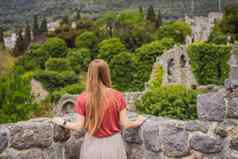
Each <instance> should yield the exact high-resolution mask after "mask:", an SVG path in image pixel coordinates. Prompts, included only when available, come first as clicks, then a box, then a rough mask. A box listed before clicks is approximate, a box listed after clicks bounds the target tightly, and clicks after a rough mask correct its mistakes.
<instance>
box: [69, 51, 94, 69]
mask: <svg viewBox="0 0 238 159" xmlns="http://www.w3.org/2000/svg"><path fill="white" fill-rule="evenodd" d="M91 59H92V53H91V51H90V50H89V49H86V48H81V49H71V50H70V51H69V53H68V55H67V60H68V61H69V63H70V65H71V67H72V69H73V70H74V71H75V72H76V73H80V72H82V71H84V72H86V71H87V69H88V64H89V63H90V61H91Z"/></svg>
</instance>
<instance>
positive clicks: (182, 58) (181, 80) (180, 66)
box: [151, 46, 197, 87]
mask: <svg viewBox="0 0 238 159" xmlns="http://www.w3.org/2000/svg"><path fill="white" fill-rule="evenodd" d="M158 65H161V66H162V68H163V79H162V85H163V84H183V85H186V86H188V87H191V86H193V85H197V82H196V79H195V78H194V76H193V73H192V69H191V65H190V60H189V57H188V55H187V52H186V47H185V46H180V47H178V46H175V47H174V48H172V49H170V50H168V51H167V52H165V53H164V54H163V55H162V56H160V57H158V58H157V60H156V62H155V64H154V66H153V71H152V74H151V80H153V79H155V76H156V68H157V67H158Z"/></svg>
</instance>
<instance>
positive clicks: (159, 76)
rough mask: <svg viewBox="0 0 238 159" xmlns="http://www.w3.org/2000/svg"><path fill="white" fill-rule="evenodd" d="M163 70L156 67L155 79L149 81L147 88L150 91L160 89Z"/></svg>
mask: <svg viewBox="0 0 238 159" xmlns="http://www.w3.org/2000/svg"><path fill="white" fill-rule="evenodd" d="M163 74H164V70H163V67H162V66H161V65H160V64H158V65H157V67H156V72H155V77H154V79H153V80H151V81H149V87H150V88H151V89H154V88H157V87H160V86H161V84H162V81H163Z"/></svg>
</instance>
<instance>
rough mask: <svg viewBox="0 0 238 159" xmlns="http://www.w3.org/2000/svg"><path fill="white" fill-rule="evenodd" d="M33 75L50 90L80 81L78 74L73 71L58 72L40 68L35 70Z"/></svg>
mask: <svg viewBox="0 0 238 159" xmlns="http://www.w3.org/2000/svg"><path fill="white" fill-rule="evenodd" d="M33 77H34V78H35V79H36V80H38V81H40V82H41V83H42V84H43V86H44V87H45V88H46V89H47V90H49V91H53V90H56V89H59V88H63V87H65V86H66V85H71V84H74V83H77V82H78V81H79V77H78V75H76V74H75V73H74V72H71V71H66V72H62V73H58V72H55V71H42V70H40V71H37V72H35V73H34V75H33Z"/></svg>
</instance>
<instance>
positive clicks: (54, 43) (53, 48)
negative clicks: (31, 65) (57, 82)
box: [42, 37, 67, 58]
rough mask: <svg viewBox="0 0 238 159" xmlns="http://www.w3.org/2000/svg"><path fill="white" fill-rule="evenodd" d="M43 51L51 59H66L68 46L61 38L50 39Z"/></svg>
mask: <svg viewBox="0 0 238 159" xmlns="http://www.w3.org/2000/svg"><path fill="white" fill-rule="evenodd" d="M42 51H43V52H46V53H47V55H48V56H49V57H56V58H57V57H65V56H66V54H67V45H66V43H65V42H64V40H62V39H60V38H56V37H55V38H49V39H48V40H47V41H46V42H45V43H44V44H43V45H42Z"/></svg>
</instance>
